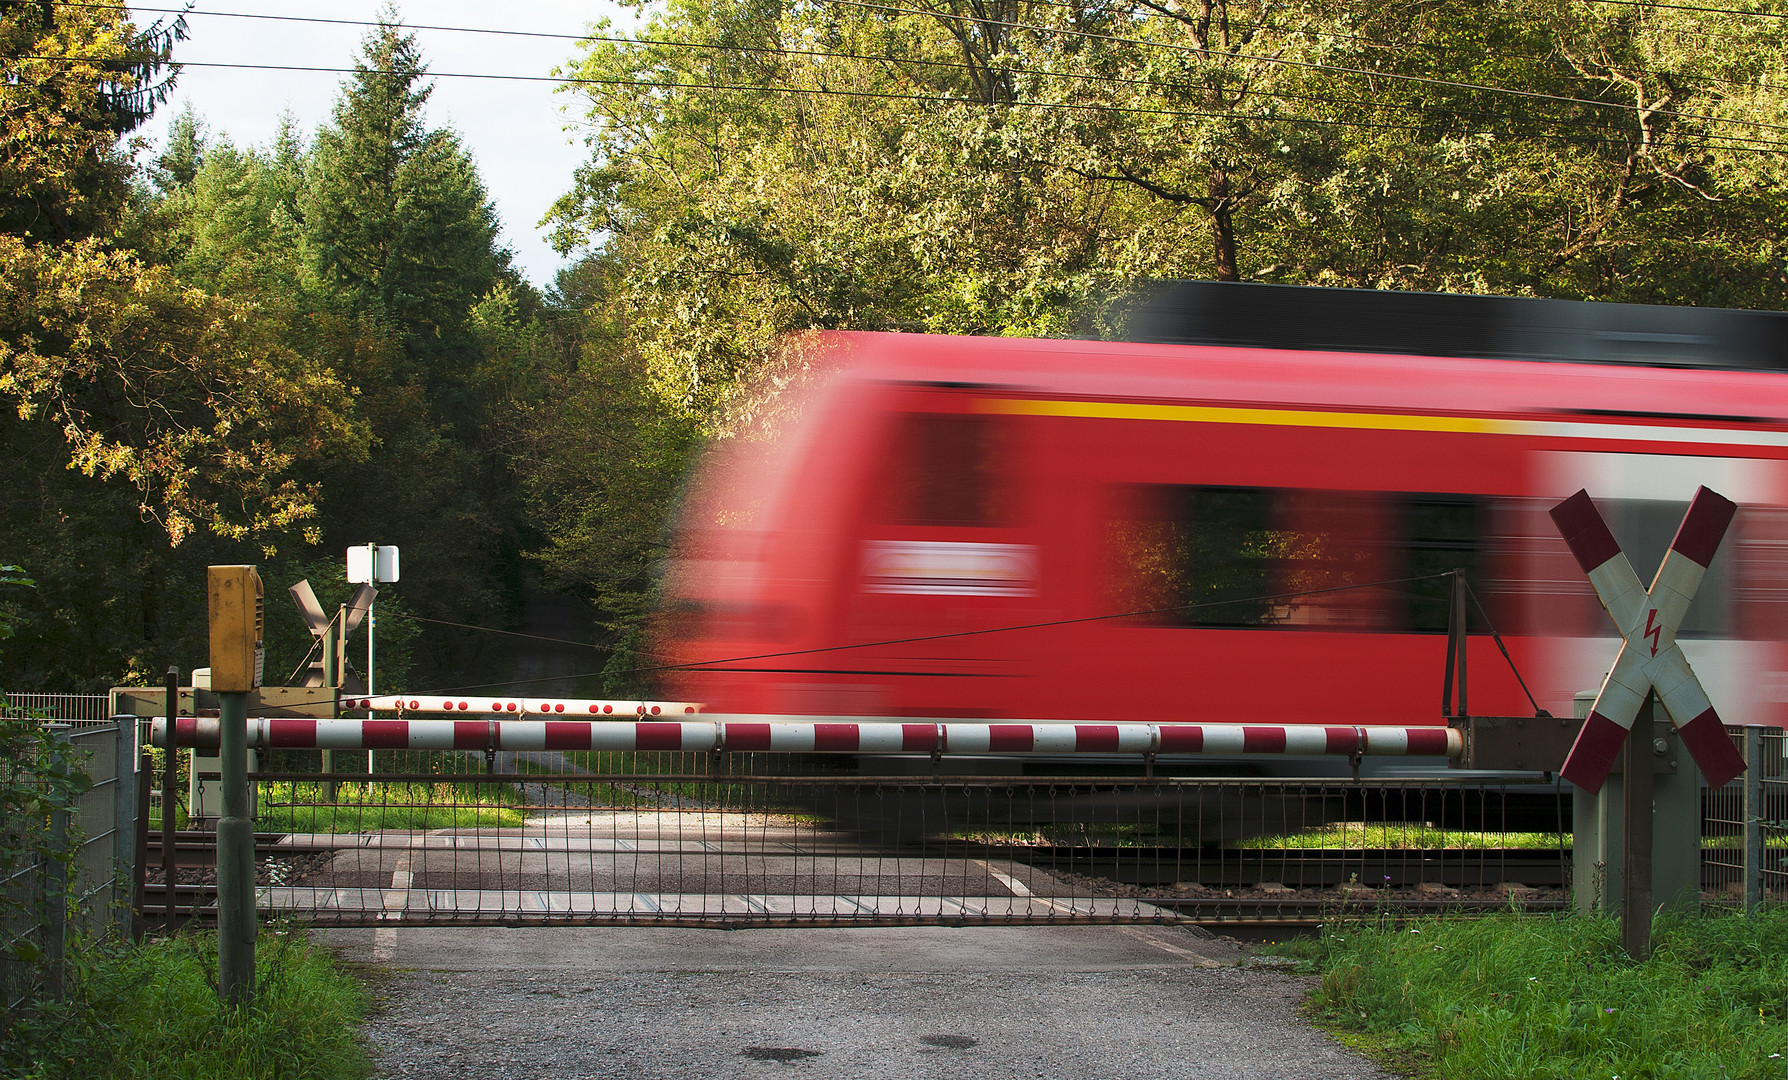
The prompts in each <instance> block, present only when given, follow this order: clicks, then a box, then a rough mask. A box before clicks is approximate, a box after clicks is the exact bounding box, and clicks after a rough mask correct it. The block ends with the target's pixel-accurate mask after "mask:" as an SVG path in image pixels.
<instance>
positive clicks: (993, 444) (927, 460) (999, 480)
mask: <svg viewBox="0 0 1788 1080" xmlns="http://www.w3.org/2000/svg"><path fill="white" fill-rule="evenodd" d="M1010 457H1011V437H1010V432H1009V427H1008V425H1007V424H1006V423H1005V422H1004V418H1002V417H997V416H971V415H914V416H909V417H907V418H905V420H904V421H903V423H902V425H901V430H900V431H899V433H898V434H897V436H896V442H895V448H894V455H893V457H892V462H893V468H894V479H893V483H892V485H891V490H890V492H889V494H890V496H891V499H890V504H891V507H892V515H891V517H892V520H894V521H896V522H900V523H902V524H909V525H956V526H960V525H968V526H975V525H1008V524H1011V522H1012V517H1013V514H1012V510H1013V507H1012V501H1013V500H1012V484H1011V476H1012V470H1011V469H1010V468H1009V467H1008V461H1009V459H1010Z"/></svg>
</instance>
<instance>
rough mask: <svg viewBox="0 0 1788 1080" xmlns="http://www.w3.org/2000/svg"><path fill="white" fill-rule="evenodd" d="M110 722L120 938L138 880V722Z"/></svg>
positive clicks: (114, 906)
mask: <svg viewBox="0 0 1788 1080" xmlns="http://www.w3.org/2000/svg"><path fill="white" fill-rule="evenodd" d="M112 722H113V723H115V724H117V725H118V730H117V733H116V740H117V741H116V743H115V745H116V746H117V753H116V754H115V755H114V756H113V758H112V761H113V768H114V769H115V770H116V774H117V777H118V779H117V782H116V783H114V784H113V785H112V917H113V918H114V919H116V920H117V924H118V931H119V936H120V937H123V936H126V935H128V934H129V933H130V923H131V918H132V911H133V910H134V907H135V905H134V904H133V903H132V901H133V900H134V899H135V896H134V895H133V894H134V891H135V890H134V888H133V886H134V884H135V882H136V880H137V753H136V751H137V721H136V717H134V716H132V717H113V718H112Z"/></svg>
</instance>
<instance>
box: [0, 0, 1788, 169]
mask: <svg viewBox="0 0 1788 1080" xmlns="http://www.w3.org/2000/svg"><path fill="white" fill-rule="evenodd" d="M835 2H841V3H842V2H848V0H835ZM12 59H14V60H37V61H45V62H51V63H85V62H87V61H85V60H83V59H82V58H80V57H64V56H38V55H28V56H18V57H13V58H12ZM175 66H178V67H205V68H227V69H241V70H248V71H300V72H315V73H321V74H334V75H359V74H373V75H402V74H411V73H408V72H399V71H394V70H389V69H382V68H365V67H353V68H344V67H323V66H314V65H303V64H247V63H231V62H224V61H199V60H182V61H178V62H177V63H176V65H175ZM414 74H417V75H419V76H427V77H429V78H442V79H491V80H496V81H509V82H549V83H559V84H562V85H570V86H578V85H591V86H628V87H638V88H641V89H661V90H696V91H708V92H714V91H735V92H746V93H773V94H791V95H793V94H812V95H817V96H821V97H850V98H868V99H874V100H882V101H919V102H925V103H927V104H930V105H964V106H970V107H976V108H987V107H991V106H992V105H994V104H997V105H998V106H999V107H1003V108H1036V109H1061V110H1073V111H1087V112H1104V113H1119V114H1127V115H1142V116H1161V117H1166V118H1169V119H1188V118H1190V119H1215V120H1244V121H1246V120H1252V121H1257V122H1260V123H1268V124H1274V123H1278V124H1298V125H1304V126H1315V127H1333V128H1352V129H1359V130H1369V131H1416V132H1432V131H1433V130H1434V129H1433V127H1432V126H1431V125H1426V124H1392V123H1374V122H1370V121H1363V120H1338V119H1332V118H1323V117H1309V116H1274V115H1262V114H1237V113H1232V112H1214V111H1212V112H1206V111H1200V110H1192V109H1155V108H1145V107H1140V106H1130V105H1103V104H1085V103H1080V102H1054V101H1035V100H1020V101H1010V102H999V103H989V102H982V101H973V100H969V99H966V98H951V97H941V96H937V95H932V94H897V93H892V92H888V91H877V90H839V89H834V88H812V87H799V86H771V85H762V84H755V83H683V82H670V81H661V80H652V79H593V78H581V77H571V76H554V75H501V74H492V73H483V72H452V71H429V72H417V73H414ZM1554 122H1558V121H1554ZM1783 127H1784V130H1788V125H1784V126H1783ZM1454 137H1455V138H1483V137H1490V138H1507V139H1523V138H1539V139H1555V140H1559V141H1565V142H1579V143H1595V144H1601V145H1614V144H1624V143H1625V142H1626V140H1622V139H1612V138H1608V137H1605V136H1596V135H1587V134H1584V135H1574V134H1567V133H1563V132H1546V131H1538V132H1526V133H1523V132H1509V131H1495V130H1467V131H1461V132H1456V133H1454ZM1702 138H1703V139H1704V140H1707V141H1709V142H1710V143H1711V144H1712V146H1713V148H1714V149H1721V150H1742V151H1748V152H1752V153H1759V154H1781V153H1784V152H1788V140H1778V139H1767V138H1763V137H1761V136H1745V135H1706V136H1702Z"/></svg>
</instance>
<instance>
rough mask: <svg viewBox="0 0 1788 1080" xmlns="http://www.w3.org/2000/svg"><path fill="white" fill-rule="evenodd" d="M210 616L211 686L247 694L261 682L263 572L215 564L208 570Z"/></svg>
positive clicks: (206, 581) (215, 688)
mask: <svg viewBox="0 0 1788 1080" xmlns="http://www.w3.org/2000/svg"><path fill="white" fill-rule="evenodd" d="M205 586H206V590H205V591H206V593H207V596H208V598H209V608H210V616H211V689H213V690H216V691H218V692H220V693H246V692H248V691H250V690H253V689H255V688H257V687H259V686H260V685H261V672H262V668H263V666H264V665H265V663H266V650H265V649H264V648H263V646H262V638H263V634H262V627H263V625H264V624H263V621H262V608H263V606H264V601H265V599H266V596H265V591H264V590H263V589H262V587H261V575H260V572H259V571H257V570H256V569H255V568H254V567H252V566H212V567H208V568H207V569H206V572H205Z"/></svg>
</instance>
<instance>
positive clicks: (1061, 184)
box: [520, 0, 1788, 666]
mask: <svg viewBox="0 0 1788 1080" xmlns="http://www.w3.org/2000/svg"><path fill="white" fill-rule="evenodd" d="M635 6H637V7H638V8H639V10H640V12H641V15H642V25H641V27H640V29H639V30H638V31H637V32H635V34H634V35H633V38H632V40H630V41H629V40H613V39H612V38H611V40H591V41H588V42H585V43H584V44H583V45H582V47H581V49H580V52H579V55H578V56H577V58H576V60H575V62H574V63H573V64H571V65H569V66H568V67H567V68H566V70H565V73H566V74H568V75H571V76H574V77H575V78H576V79H577V82H576V83H574V84H571V85H568V86H567V87H566V88H565V92H566V93H567V94H570V95H573V96H574V97H575V98H576V99H577V105H576V108H577V109H578V110H579V111H581V114H582V115H581V119H582V121H583V124H584V130H585V132H586V135H585V138H586V142H587V144H588V146H589V148H590V155H589V159H588V161H587V162H586V164H585V165H584V166H583V167H582V168H581V169H580V170H579V172H578V173H577V176H576V178H575V183H574V184H573V186H572V189H571V190H570V191H568V192H567V193H566V194H565V195H564V196H563V197H562V198H561V199H560V201H559V202H558V204H557V205H556V206H555V208H554V210H553V212H552V213H551V215H549V219H548V221H549V223H550V224H551V225H553V227H554V229H555V232H554V239H555V243H556V244H558V245H559V247H560V248H561V249H562V250H563V251H565V252H566V253H568V254H573V255H577V256H580V258H581V261H580V262H579V263H578V264H577V265H576V266H575V267H574V268H573V269H571V270H569V271H567V272H566V273H565V274H563V275H561V278H560V283H559V294H558V296H556V297H554V298H552V299H553V301H554V302H555V306H557V307H558V308H559V310H561V311H563V312H564V313H565V317H566V318H567V319H568V320H575V321H576V327H575V329H573V330H569V331H563V333H564V334H565V335H566V336H567V337H568V338H569V339H570V350H571V360H572V362H573V363H574V365H575V366H573V367H570V368H569V369H567V370H566V371H564V372H563V373H562V374H560V375H558V376H557V378H558V379H560V380H561V383H560V385H556V386H554V385H550V384H549V392H548V394H547V396H546V398H545V400H544V401H543V402H542V404H541V406H540V407H539V408H538V410H537V411H536V412H535V413H534V414H533V415H532V416H531V418H530V421H531V422H530V424H529V426H528V429H529V431H530V432H531V433H534V437H533V439H532V440H531V441H530V443H529V444H528V445H529V449H530V451H531V452H530V454H529V455H528V456H527V457H526V458H525V459H524V460H523V461H522V462H521V463H520V468H521V470H522V472H523V475H524V477H525V480H526V482H527V484H528V494H529V506H530V509H531V511H532V512H533V513H534V514H535V515H536V516H537V519H538V521H539V523H540V527H541V528H542V529H543V530H544V531H545V534H546V539H547V544H546V546H544V547H543V548H542V550H541V553H540V558H541V560H542V563H543V565H544V567H545V568H546V569H547V570H548V573H549V575H550V577H551V580H553V581H555V582H560V583H564V584H566V585H567V586H571V585H575V586H577V587H580V588H582V589H583V590H585V591H586V593H587V594H589V595H591V596H592V597H593V598H594V599H596V601H597V603H598V604H599V607H600V608H601V610H602V611H603V613H604V615H605V618H606V619H607V621H608V624H609V625H610V626H611V627H612V628H613V631H614V633H615V634H616V635H617V637H618V639H619V640H620V641H622V642H626V641H628V640H629V639H630V637H629V636H630V635H631V634H633V633H634V632H635V631H636V630H637V627H638V625H639V620H640V618H641V616H640V614H639V612H640V611H642V610H644V609H645V608H647V607H649V605H650V602H651V596H652V588H653V585H652V579H651V576H650V566H651V563H652V561H653V560H654V559H656V558H657V557H658V556H659V554H660V544H659V542H657V541H656V540H654V541H653V542H647V541H645V540H643V539H642V533H641V532H640V531H639V529H638V527H637V522H639V521H640V520H641V519H654V520H655V519H656V516H657V515H660V514H663V513H665V512H666V511H667V510H668V509H669V508H670V507H671V505H672V504H673V501H674V499H675V496H676V491H677V484H678V482H679V479H680V472H679V469H680V467H681V465H682V463H683V462H684V461H686V460H687V457H688V452H689V449H688V448H689V445H690V441H691V439H692V437H693V436H696V435H705V436H709V437H714V438H723V439H724V438H732V437H736V435H737V434H738V433H739V432H740V431H742V430H744V429H745V428H746V427H747V426H748V425H747V424H746V423H745V422H744V421H745V419H746V415H747V414H748V413H750V412H751V411H753V410H756V409H760V408H762V407H763V398H764V396H765V394H766V393H774V392H775V388H776V387H777V386H779V385H781V383H782V382H783V381H784V380H783V378H782V376H783V374H784V372H783V370H782V368H781V366H780V364H781V360H780V359H779V344H778V343H779V342H783V341H786V340H788V335H790V334H797V333H799V332H801V331H806V330H811V329H826V328H839V329H867V330H913V331H929V332H948V333H971V334H1015V335H1031V336H1061V335H1094V336H1097V335H1115V334H1120V333H1121V332H1122V326H1123V320H1124V316H1125V311H1126V306H1125V304H1126V302H1125V301H1124V300H1123V299H1122V298H1123V297H1125V296H1127V295H1131V294H1132V292H1133V288H1134V286H1135V284H1136V283H1137V282H1139V281H1146V280H1149V279H1158V278H1164V277H1216V278H1236V279H1241V280H1256V281H1272V282H1283V283H1291V284H1320V285H1345V286H1356V287H1368V288H1399V289H1434V290H1452V291H1481V292H1495V293H1510V294H1530V295H1541V296H1556V297H1567V298H1586V299H1604V300H1620V301H1637V302H1667V303H1689V304H1720V305H1730V306H1739V307H1752V306H1756V307H1783V306H1785V305H1788V272H1785V271H1788V262H1785V260H1784V252H1783V249H1782V247H1781V243H1780V240H1779V237H1780V235H1781V227H1780V226H1781V210H1780V207H1781V206H1782V205H1783V201H1782V197H1781V196H1782V193H1783V192H1782V187H1783V180H1784V174H1783V170H1782V167H1781V163H1782V162H1783V161H1784V160H1785V159H1784V158H1783V156H1782V154H1781V152H1780V148H1781V138H1780V136H1779V134H1778V132H1779V131H1781V130H1785V129H1788V128H1784V126H1782V122H1783V120H1784V119H1785V118H1788V112H1785V111H1784V110H1785V109H1788V106H1785V105H1784V101H1785V100H1788V99H1784V97H1783V95H1782V94H1781V92H1780V87H1781V85H1782V83H1783V79H1784V77H1785V76H1788V70H1785V64H1788V49H1785V48H1784V44H1785V43H1788V38H1785V37H1784V35H1785V34H1788V23H1785V22H1784V21H1783V20H1782V19H1780V18H1775V17H1773V16H1776V15H1779V14H1780V12H1778V11H1776V10H1774V7H1773V6H1772V5H1768V4H1766V5H1765V8H1764V9H1760V14H1761V15H1767V16H1771V17H1753V16H1752V15H1751V14H1748V13H1744V12H1737V11H1725V10H1708V9H1701V8H1684V7H1680V6H1677V7H1669V6H1666V7H1655V6H1646V5H1609V4H1604V3H1599V2H1594V0H1511V2H1509V3H1504V4H1495V5H1484V4H1476V3H1468V2H1465V0H1440V2H1438V3H1431V2H1423V3H1419V4H1418V3H1408V2H1393V3H1388V4H1380V5H1373V6H1368V7H1361V6H1359V5H1343V4H1336V3H1334V2H1333V0H1294V2H1292V3H1281V2H1277V0H1275V2H1273V3H1267V2H1265V0H1188V2H1183V3H1182V2H1180V0H1116V2H1104V0H1101V2H1099V3H1090V2H1088V3H1081V2H1068V3H1062V2H1059V0H999V2H997V3H980V2H976V3H969V2H966V0H933V2H928V3H925V4H912V5H906V4H892V5H867V6H864V5H856V6H850V5H845V6H840V5H799V4H784V3H780V2H763V0H725V2H721V3H694V2H690V0H665V2H663V3H645V2H643V0H642V2H640V3H637V4H636V5H635ZM604 33H605V34H606V33H607V32H606V31H605V32H604ZM617 388H619V390H618V391H617ZM598 400H600V401H602V402H604V403H608V404H607V407H606V408H593V407H592V406H593V403H594V402H595V401H598ZM634 400H637V401H638V402H640V405H639V406H638V407H637V408H633V407H630V406H628V405H627V403H628V402H630V401H634ZM621 463H625V465H626V466H627V467H628V469H629V473H628V474H627V475H626V476H625V478H624V479H623V478H621V477H620V476H618V475H617V474H616V473H615V472H614V471H613V470H614V468H615V466H617V465H618V464H621ZM585 478H588V480H589V482H588V483H587V484H584V485H582V486H580V484H579V482H578V481H579V480H583V479H585ZM617 659H619V657H617ZM636 662H637V661H635V660H632V659H629V661H628V663H627V665H624V666H632V665H633V664H635V663H636Z"/></svg>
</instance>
